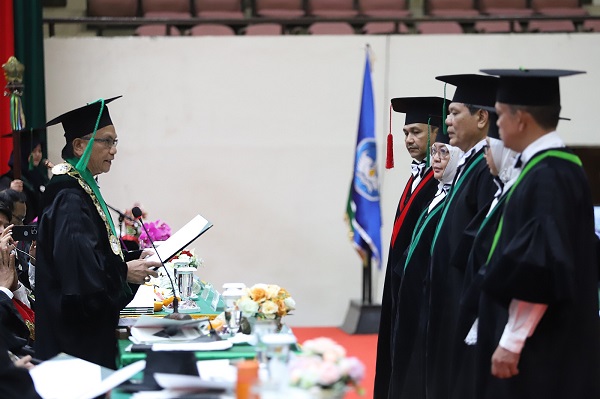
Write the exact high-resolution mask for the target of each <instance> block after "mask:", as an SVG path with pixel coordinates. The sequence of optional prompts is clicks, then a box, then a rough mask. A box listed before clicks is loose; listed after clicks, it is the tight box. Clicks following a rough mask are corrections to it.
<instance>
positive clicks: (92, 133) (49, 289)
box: [35, 98, 160, 368]
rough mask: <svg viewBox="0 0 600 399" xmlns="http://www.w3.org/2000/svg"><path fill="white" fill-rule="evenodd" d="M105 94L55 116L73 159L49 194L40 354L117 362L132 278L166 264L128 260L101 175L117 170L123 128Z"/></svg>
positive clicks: (41, 262)
mask: <svg viewBox="0 0 600 399" xmlns="http://www.w3.org/2000/svg"><path fill="white" fill-rule="evenodd" d="M114 99H115V98H112V99H109V100H106V101H105V100H98V101H96V102H94V103H91V104H88V105H86V106H84V107H81V108H78V109H75V110H73V111H70V112H67V113H66V114H63V115H61V116H59V117H57V118H56V119H53V120H52V121H50V122H48V126H50V125H54V124H57V123H62V126H63V128H64V131H65V138H66V145H65V147H64V148H63V150H62V157H63V158H64V159H65V161H66V162H65V163H62V164H58V165H56V166H55V167H54V168H53V169H52V172H53V174H54V176H53V177H52V179H51V181H50V183H49V184H48V186H47V187H46V191H45V192H44V197H43V203H44V211H43V213H42V216H41V218H40V223H39V229H38V242H37V244H38V249H37V267H36V276H35V281H36V299H37V301H36V342H35V345H36V346H35V347H36V355H37V356H38V357H39V358H41V359H48V358H50V357H52V356H55V355H57V354H58V353H60V352H65V353H67V354H70V355H72V356H76V357H79V358H82V359H84V360H87V361H90V362H93V363H96V364H99V365H101V366H104V367H109V368H115V364H116V363H115V360H116V354H117V339H116V335H115V329H116V328H117V325H118V320H119V312H120V310H121V309H123V307H125V305H127V303H128V302H129V301H131V299H132V297H133V295H132V288H134V290H135V288H136V286H135V287H131V286H130V285H129V284H128V283H132V284H143V283H144V279H145V277H147V276H156V275H157V273H156V272H155V271H153V270H152V267H158V266H159V265H160V264H159V263H158V262H147V261H144V260H133V261H130V262H127V263H126V262H125V260H124V255H123V252H122V248H121V246H120V243H119V240H118V238H117V234H116V232H115V227H114V223H113V221H112V218H111V216H110V213H109V211H108V209H107V206H106V203H105V202H104V199H103V197H102V194H101V193H100V189H99V187H98V184H97V183H96V180H95V178H97V176H98V175H100V174H101V173H107V172H109V171H110V169H111V166H112V162H113V161H114V158H115V155H116V153H117V148H116V145H117V133H116V130H115V127H114V126H113V123H112V121H111V118H110V114H109V112H108V108H107V107H106V104H107V103H109V102H110V101H112V100H114Z"/></svg>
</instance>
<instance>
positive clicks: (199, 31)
mask: <svg viewBox="0 0 600 399" xmlns="http://www.w3.org/2000/svg"><path fill="white" fill-rule="evenodd" d="M190 35H191V36H233V35H235V31H234V30H233V29H232V28H231V27H230V26H227V25H220V24H201V25H196V26H193V27H192V29H190Z"/></svg>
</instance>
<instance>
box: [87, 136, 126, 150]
mask: <svg viewBox="0 0 600 399" xmlns="http://www.w3.org/2000/svg"><path fill="white" fill-rule="evenodd" d="M82 140H91V138H82ZM94 141H96V142H98V143H102V144H104V146H105V147H107V148H113V147H116V146H117V144H119V139H98V138H96V139H94Z"/></svg>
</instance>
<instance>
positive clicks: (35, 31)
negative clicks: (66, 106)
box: [13, 0, 47, 156]
mask: <svg viewBox="0 0 600 399" xmlns="http://www.w3.org/2000/svg"><path fill="white" fill-rule="evenodd" d="M13 5H14V17H15V53H16V54H15V55H16V57H17V59H18V60H19V61H20V62H21V63H22V64H23V65H24V66H25V77H24V81H23V83H24V85H25V90H24V92H23V97H22V98H23V109H24V112H25V123H26V127H41V126H44V124H45V123H46V91H45V87H44V85H45V83H44V31H43V23H42V0H26V1H24V0H14V1H13ZM38 137H39V139H40V140H41V141H42V143H43V144H42V145H43V147H44V148H43V152H44V154H45V156H47V148H46V135H45V134H42V135H40V136H38Z"/></svg>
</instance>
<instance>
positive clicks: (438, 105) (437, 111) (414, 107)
mask: <svg viewBox="0 0 600 399" xmlns="http://www.w3.org/2000/svg"><path fill="white" fill-rule="evenodd" d="M444 101H445V102H446V107H447V106H448V104H449V103H450V102H449V101H448V100H444V99H443V98H441V97H399V98H392V109H393V110H394V111H396V112H402V113H405V114H406V119H405V121H404V124H405V125H410V124H412V123H424V124H430V125H431V126H436V127H442V123H444V121H443V120H442V116H443V114H444Z"/></svg>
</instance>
